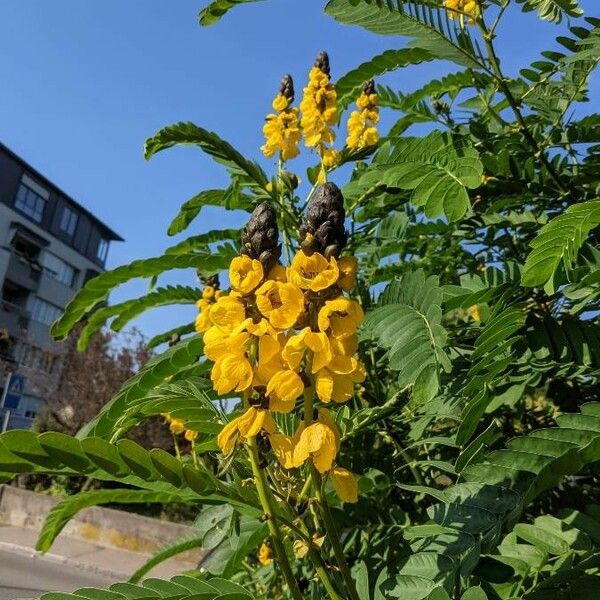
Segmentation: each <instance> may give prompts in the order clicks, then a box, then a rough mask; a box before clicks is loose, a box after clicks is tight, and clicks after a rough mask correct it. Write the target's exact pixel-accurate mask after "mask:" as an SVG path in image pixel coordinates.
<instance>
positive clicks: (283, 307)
mask: <svg viewBox="0 0 600 600" xmlns="http://www.w3.org/2000/svg"><path fill="white" fill-rule="evenodd" d="M215 306H216V305H215ZM256 306H257V308H258V310H259V311H260V312H261V314H262V315H264V316H265V317H266V318H267V319H268V320H269V322H270V323H271V325H272V326H273V327H275V328H276V329H289V328H290V327H292V326H293V325H294V323H296V321H297V320H298V317H299V316H300V314H301V313H302V312H303V311H304V296H303V295H302V291H301V290H300V289H299V288H298V287H296V286H295V285H294V284H292V283H282V282H281V281H273V280H268V281H265V283H263V284H262V285H261V286H260V287H259V288H258V290H257V291H256ZM213 310H214V309H213Z"/></svg>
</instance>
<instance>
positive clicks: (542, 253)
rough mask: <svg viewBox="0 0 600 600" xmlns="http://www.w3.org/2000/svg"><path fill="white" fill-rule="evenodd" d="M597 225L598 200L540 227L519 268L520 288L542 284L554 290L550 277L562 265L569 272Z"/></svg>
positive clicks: (568, 210)
mask: <svg viewBox="0 0 600 600" xmlns="http://www.w3.org/2000/svg"><path fill="white" fill-rule="evenodd" d="M598 225H600V201H594V202H583V203H581V204H574V205H573V206H569V207H568V208H567V210H566V211H565V212H564V213H563V214H561V215H558V216H557V217H555V218H554V219H552V220H551V221H550V222H549V223H548V224H547V225H545V226H544V227H542V229H541V230H540V232H539V234H538V235H537V236H536V237H535V238H534V239H533V240H532V241H531V243H530V246H531V247H532V248H533V250H532V252H531V253H530V254H529V256H528V257H527V260H526V262H525V267H524V269H523V285H527V286H536V285H546V287H547V289H548V290H549V291H550V292H552V291H554V288H555V284H554V282H553V278H554V275H555V273H556V270H557V269H558V267H559V265H561V264H562V266H563V268H564V270H565V272H567V273H568V272H569V271H570V270H571V268H572V266H573V265H574V264H575V261H576V260H577V254H578V253H579V250H580V249H581V246H582V244H583V243H584V241H585V239H586V238H587V236H588V234H589V233H590V231H591V230H592V229H594V228H595V227H597V226H598Z"/></svg>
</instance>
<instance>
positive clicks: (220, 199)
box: [167, 189, 256, 235]
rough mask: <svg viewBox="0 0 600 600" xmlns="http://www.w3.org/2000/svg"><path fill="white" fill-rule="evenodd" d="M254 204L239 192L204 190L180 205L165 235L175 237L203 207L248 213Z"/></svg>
mask: <svg viewBox="0 0 600 600" xmlns="http://www.w3.org/2000/svg"><path fill="white" fill-rule="evenodd" d="M255 204H256V201H255V200H254V199H253V198H252V197H250V196H248V195H246V194H243V193H242V192H241V191H240V190H232V189H228V190H205V191H203V192H200V193H199V194H196V195H195V196H194V197H193V198H190V199H189V200H188V201H187V202H184V203H183V204H182V205H181V208H180V209H179V213H177V216H176V217H175V218H174V219H173V220H172V221H171V224H170V225H169V229H168V231H167V233H168V234H169V235H175V234H177V233H181V232H182V231H183V230H185V229H187V227H188V226H189V224H190V223H191V222H192V221H193V220H194V219H195V218H196V217H197V216H198V215H199V214H200V211H201V210H202V208H203V207H204V206H219V207H221V208H225V209H226V210H236V209H239V210H245V211H248V212H250V211H251V210H252V209H253V208H254V206H255Z"/></svg>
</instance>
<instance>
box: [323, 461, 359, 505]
mask: <svg viewBox="0 0 600 600" xmlns="http://www.w3.org/2000/svg"><path fill="white" fill-rule="evenodd" d="M330 475H331V483H332V484H333V489H334V490H335V493H336V494H337V495H338V497H339V499H340V500H341V501H342V502H358V481H357V480H356V477H355V476H354V474H353V473H351V472H350V471H348V470H347V469H342V468H341V467H334V468H333V469H332V470H331V473H330Z"/></svg>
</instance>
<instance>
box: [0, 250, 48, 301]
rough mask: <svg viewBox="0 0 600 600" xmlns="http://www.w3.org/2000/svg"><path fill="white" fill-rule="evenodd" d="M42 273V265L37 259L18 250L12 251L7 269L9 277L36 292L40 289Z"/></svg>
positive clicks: (7, 276)
mask: <svg viewBox="0 0 600 600" xmlns="http://www.w3.org/2000/svg"><path fill="white" fill-rule="evenodd" d="M41 274H42V267H41V265H40V264H39V263H38V262H37V261H36V260H35V259H32V258H30V257H28V256H27V255H25V254H23V253H21V252H18V251H17V250H13V251H12V252H11V253H10V259H9V261H8V267H7V269H6V278H7V279H9V280H10V281H12V282H14V283H16V284H18V285H21V286H23V287H24V288H26V289H27V290H29V291H30V292H35V291H36V290H37V289H38V286H39V282H40V275H41Z"/></svg>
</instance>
